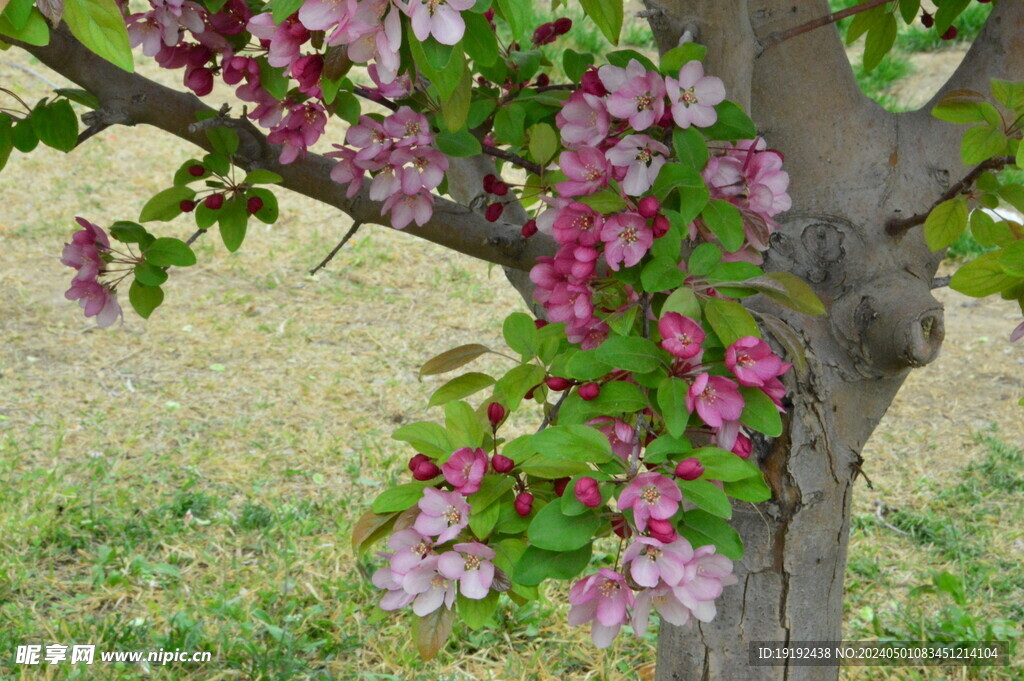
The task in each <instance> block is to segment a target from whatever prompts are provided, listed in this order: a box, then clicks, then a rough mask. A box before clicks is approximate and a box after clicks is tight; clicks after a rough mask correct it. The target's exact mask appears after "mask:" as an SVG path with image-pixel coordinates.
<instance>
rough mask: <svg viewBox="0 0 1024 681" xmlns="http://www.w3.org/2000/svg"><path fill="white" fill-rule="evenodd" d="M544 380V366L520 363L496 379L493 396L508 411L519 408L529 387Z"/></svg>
mask: <svg viewBox="0 0 1024 681" xmlns="http://www.w3.org/2000/svg"><path fill="white" fill-rule="evenodd" d="M543 380H544V367H541V366H537V365H536V364H521V365H519V366H517V367H513V368H512V369H511V370H510V371H509V372H508V373H507V374H505V375H504V376H502V377H501V378H500V379H498V384H497V385H496V386H494V397H495V399H496V400H497V401H498V402H501V403H502V404H503V405H505V408H506V409H508V410H509V411H514V410H516V409H518V408H519V403H520V402H522V401H523V397H524V396H525V395H526V393H527V392H529V391H530V388H533V387H534V386H536V385H538V384H539V383H540V382H541V381H543Z"/></svg>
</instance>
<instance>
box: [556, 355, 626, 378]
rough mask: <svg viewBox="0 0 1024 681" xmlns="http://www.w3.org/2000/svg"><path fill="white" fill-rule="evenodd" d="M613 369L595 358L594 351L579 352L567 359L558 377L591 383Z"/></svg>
mask: <svg viewBox="0 0 1024 681" xmlns="http://www.w3.org/2000/svg"><path fill="white" fill-rule="evenodd" d="M613 368H614V367H611V366H609V365H608V364H606V363H604V362H602V361H601V360H600V359H598V358H597V351H596V350H580V351H579V352H576V353H575V354H573V355H572V357H570V358H569V361H568V362H566V364H565V369H564V370H563V371H562V373H561V374H560V375H562V376H565V377H566V378H574V379H576V380H579V381H592V380H594V379H596V378H601V377H602V376H604V375H605V374H607V373H608V372H610V371H611V370H612V369H613Z"/></svg>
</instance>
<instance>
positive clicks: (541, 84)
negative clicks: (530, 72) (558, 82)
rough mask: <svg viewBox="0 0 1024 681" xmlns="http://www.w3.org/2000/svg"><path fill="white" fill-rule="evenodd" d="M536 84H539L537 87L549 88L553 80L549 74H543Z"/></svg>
mask: <svg viewBox="0 0 1024 681" xmlns="http://www.w3.org/2000/svg"><path fill="white" fill-rule="evenodd" d="M534 82H535V83H536V84H537V87H547V86H548V85H551V78H549V77H548V74H546V73H542V74H540V75H539V76H537V80H535V81H534Z"/></svg>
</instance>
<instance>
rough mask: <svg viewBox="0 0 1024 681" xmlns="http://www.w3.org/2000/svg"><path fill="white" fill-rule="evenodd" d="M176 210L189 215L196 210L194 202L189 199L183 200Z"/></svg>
mask: <svg viewBox="0 0 1024 681" xmlns="http://www.w3.org/2000/svg"><path fill="white" fill-rule="evenodd" d="M178 209H179V210H180V211H181V212H182V213H191V212H192V211H194V210H195V209H196V202H195V201H191V200H189V199H185V200H184V201H182V202H181V203H179V204H178Z"/></svg>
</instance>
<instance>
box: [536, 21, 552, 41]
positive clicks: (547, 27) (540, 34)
mask: <svg viewBox="0 0 1024 681" xmlns="http://www.w3.org/2000/svg"><path fill="white" fill-rule="evenodd" d="M554 39H555V25H554V24H541V25H540V26H538V27H537V30H536V31H534V32H533V44H534V45H547V44H548V43H550V42H552V41H554Z"/></svg>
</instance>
